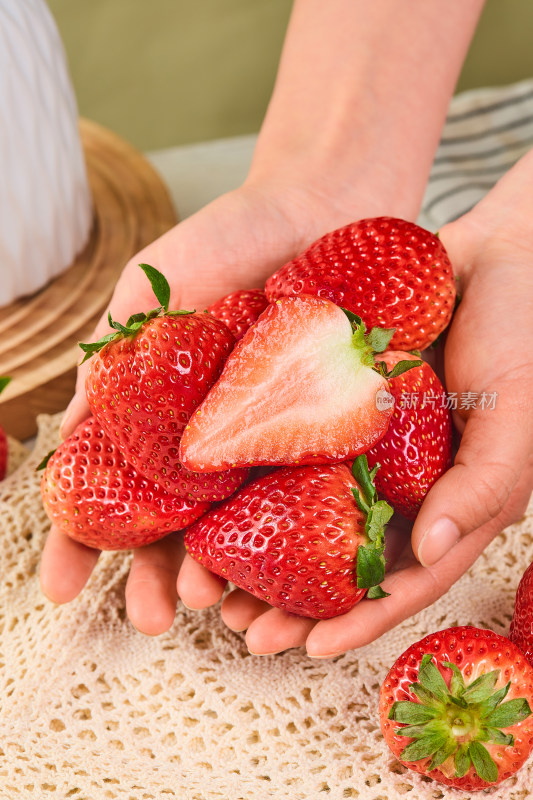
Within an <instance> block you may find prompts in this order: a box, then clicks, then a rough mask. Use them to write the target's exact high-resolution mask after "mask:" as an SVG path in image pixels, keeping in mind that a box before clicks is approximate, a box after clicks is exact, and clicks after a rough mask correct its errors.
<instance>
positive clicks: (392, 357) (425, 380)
mask: <svg viewBox="0 0 533 800" xmlns="http://www.w3.org/2000/svg"><path fill="white" fill-rule="evenodd" d="M408 360H412V361H413V362H415V361H416V364H417V365H418V366H414V367H413V368H412V369H410V370H409V371H406V372H402V373H401V374H400V375H397V376H395V375H394V372H393V370H394V367H395V366H396V364H398V363H401V362H405V361H408ZM380 361H382V362H383V363H384V364H385V366H386V368H387V370H389V371H391V372H392V374H391V375H390V377H389V388H390V392H391V394H392V395H393V397H394V401H395V402H394V411H393V413H392V417H391V420H390V424H389V427H388V429H387V432H386V433H385V435H384V436H383V438H382V439H380V440H379V442H377V443H376V444H375V445H373V447H371V448H370V450H369V451H368V452H367V457H368V463H369V464H370V465H371V466H372V467H373V466H375V465H376V464H379V465H380V469H379V471H378V473H377V475H376V488H377V490H378V492H379V493H380V495H381V496H382V497H384V498H385V499H386V500H387V501H388V502H389V503H390V504H391V506H392V507H393V508H394V510H395V511H399V512H400V513H401V514H403V515H404V516H405V517H407V518H408V519H415V517H416V515H417V514H418V511H419V509H420V506H421V505H422V502H423V501H424V498H425V496H426V494H427V493H428V492H429V490H430V489H431V487H432V486H433V484H434V483H435V481H437V480H438V479H439V478H440V477H441V475H443V473H444V472H446V470H447V469H449V468H450V467H451V463H452V418H451V412H450V410H449V408H448V406H447V397H446V392H445V390H444V387H443V385H442V383H441V382H440V380H439V379H438V377H437V376H436V375H435V373H434V372H433V369H432V368H431V367H430V365H429V364H427V363H426V362H425V361H420V360H419V359H418V358H417V357H416V356H413V355H411V353H405V352H402V351H395V350H389V351H387V352H385V353H382V354H381V356H380Z"/></svg>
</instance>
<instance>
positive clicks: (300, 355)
mask: <svg viewBox="0 0 533 800" xmlns="http://www.w3.org/2000/svg"><path fill="white" fill-rule="evenodd" d="M351 316H352V319H351V320H350V319H349V318H348V316H347V315H346V314H345V313H344V312H343V311H342V310H341V309H340V308H339V307H338V306H336V305H335V304H334V303H332V302H330V301H329V300H323V299H322V298H318V297H311V296H309V295H302V296H301V297H284V298H282V299H281V300H278V301H277V302H276V303H273V304H271V305H270V306H269V307H268V308H267V309H266V311H264V312H263V314H261V317H260V318H259V320H258V321H257V322H256V323H255V325H253V327H252V328H250V330H249V331H248V332H247V333H246V334H245V336H244V338H243V339H241V341H240V342H238V343H237V345H236V347H235V349H234V350H233V352H232V354H231V355H230V356H229V358H228V360H227V362H226V365H225V367H224V370H223V372H222V375H221V377H220V378H219V380H218V382H217V383H216V384H215V386H214V387H213V388H212V389H211V391H210V392H209V393H208V395H207V397H206V398H205V400H204V401H203V403H202V404H201V406H200V407H199V409H198V410H197V411H196V412H195V413H194V414H193V415H192V417H191V419H190V420H189V424H188V425H187V428H186V430H185V432H184V434H183V438H182V442H181V450H180V453H181V460H182V462H183V464H184V465H185V466H186V467H187V468H188V469H193V470H197V471H199V472H204V471H205V472H210V471H213V470H215V471H216V470H221V469H227V468H228V467H230V466H235V465H237V466H244V465H260V464H274V465H281V464H287V465H295V464H317V463H318V464H321V463H325V462H328V461H344V460H347V459H349V458H352V457H354V456H356V455H357V454H359V453H362V452H364V451H365V450H368V448H369V447H371V446H372V445H373V444H374V443H375V442H376V441H377V440H378V439H380V438H381V436H383V434H384V433H385V430H386V428H387V425H388V423H389V419H390V416H391V413H392V408H391V407H390V406H389V405H387V404H386V403H385V404H384V405H385V407H384V408H383V407H382V404H381V403H380V401H381V400H382V398H383V397H385V399H386V398H388V397H389V395H388V384H387V381H386V380H385V378H383V377H382V376H381V375H380V374H379V373H378V372H377V371H376V370H375V369H374V355H373V353H374V349H379V348H380V347H381V348H382V349H384V347H386V344H384V343H382V344H378V343H377V340H378V339H379V338H380V336H381V335H382V334H383V332H382V331H376V330H374V331H371V333H370V334H369V336H368V337H365V328H364V325H363V324H362V323H361V320H360V319H359V318H356V317H354V315H351ZM388 337H390V332H388V333H387V334H386V336H385V339H386V340H388ZM373 345H374V349H373Z"/></svg>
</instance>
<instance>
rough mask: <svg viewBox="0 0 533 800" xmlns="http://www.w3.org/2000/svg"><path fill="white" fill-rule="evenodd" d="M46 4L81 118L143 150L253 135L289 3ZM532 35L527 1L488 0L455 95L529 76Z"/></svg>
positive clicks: (87, 0) (159, 0) (101, 0)
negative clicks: (62, 47) (62, 48)
mask: <svg viewBox="0 0 533 800" xmlns="http://www.w3.org/2000/svg"><path fill="white" fill-rule="evenodd" d="M324 1H325V2H327V0H324ZM398 1H399V2H403V1H404V0H398ZM368 2H372V0H368ZM428 2H431V0H428ZM450 2H469V0H450ZM48 3H49V6H50V9H51V11H52V13H53V14H54V16H55V19H56V22H57V24H58V27H59V30H60V32H61V35H62V37H63V41H64V44H65V49H66V51H67V56H68V59H69V64H70V71H71V75H72V79H73V82H74V86H75V90H76V94H77V98H78V105H79V109H80V113H81V114H82V115H83V116H86V117H90V118H91V119H94V120H96V121H97V122H100V123H102V124H104V125H106V126H107V127H109V128H111V129H112V130H114V131H116V132H117V133H119V134H121V135H122V136H124V137H125V138H127V139H128V140H129V141H131V142H132V143H133V144H135V145H136V146H137V147H139V148H140V149H142V150H153V149H157V148H160V147H168V146H172V145H177V144H184V143H188V142H195V141H205V140H208V139H213V138H219V137H224V136H234V135H237V134H243V133H253V132H255V131H257V130H258V128H259V126H260V123H261V119H262V117H263V114H264V112H265V108H266V104H267V102H268V98H269V96H270V93H271V90H272V86H273V82H274V76H275V71H276V65H277V62H278V58H279V54H280V51H281V46H282V42H283V37H284V33H285V29H286V25H287V21H288V18H289V14H290V9H291V2H290V1H289V0H48ZM532 31H533V2H532V0H488V2H487V5H486V7H485V11H484V13H483V17H482V20H481V23H480V25H479V28H478V31H477V33H476V37H475V40H474V42H473V44H472V47H471V50H470V53H469V56H468V59H467V61H466V63H465V67H464V70H463V74H462V76H461V79H460V82H459V85H458V90H460V89H465V88H472V87H477V86H488V85H501V84H505V83H510V82H512V81H516V80H520V79H522V78H526V77H533V46H532V41H531V39H532V36H531V32H532Z"/></svg>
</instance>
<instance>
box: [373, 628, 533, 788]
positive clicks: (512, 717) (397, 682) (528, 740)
mask: <svg viewBox="0 0 533 800" xmlns="http://www.w3.org/2000/svg"><path fill="white" fill-rule="evenodd" d="M532 703H533V668H532V667H531V665H530V664H528V662H527V661H526V659H525V658H524V656H523V654H522V653H521V652H520V650H519V649H518V648H517V647H516V646H515V645H514V644H513V643H512V642H510V641H509V640H508V639H506V638H505V637H504V636H500V635H498V634H496V633H493V631H490V630H483V629H480V628H474V627H471V626H462V627H457V628H448V629H446V630H443V631H438V632H437V633H432V634H430V635H429V636H426V637H425V638H424V639H422V640H421V641H419V642H416V643H415V644H413V645H411V647H409V648H408V649H407V650H406V651H405V652H404V653H403V655H401V656H400V658H398V660H397V661H396V663H395V664H394V665H393V667H392V669H391V670H390V672H389V674H388V675H387V677H386V678H385V681H384V683H383V685H382V687H381V693H380V703H379V715H380V722H381V729H382V731H383V736H384V737H385V741H386V742H387V744H388V746H389V747H390V749H391V750H392V752H393V753H394V755H395V756H396V757H397V758H398V759H399V760H400V761H401V762H402V764H405V765H406V766H407V767H409V768H410V769H412V770H415V771H416V772H420V773H422V774H424V775H429V776H430V777H431V778H434V779H435V780H437V781H440V782H441V783H445V784H447V785H448V786H453V787H456V788H458V789H462V790H464V791H471V790H475V789H484V788H486V787H488V786H492V785H494V784H496V783H500V782H501V781H503V780H505V779H506V778H508V777H509V776H510V775H512V774H513V773H514V772H516V770H517V769H519V767H521V766H522V764H523V763H524V761H525V760H526V759H527V758H528V756H529V754H530V752H531V750H532V748H533V716H532V714H531V704H532Z"/></svg>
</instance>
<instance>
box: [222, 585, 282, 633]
mask: <svg viewBox="0 0 533 800" xmlns="http://www.w3.org/2000/svg"><path fill="white" fill-rule="evenodd" d="M269 608H272V606H269V605H268V603H265V601H264V600H260V599H259V598H258V597H254V595H253V594H249V593H248V592H245V591H243V590H242V589H234V590H233V591H232V592H230V593H229V594H228V595H226V597H225V598H224V600H223V601H222V606H221V608H220V616H221V617H222V620H223V622H224V624H225V625H227V626H228V628H231V630H232V631H245V630H246V629H247V628H248V627H249V626H250V625H251V624H252V622H253V621H254V620H255V619H257V617H259V616H260V615H261V614H264V612H265V611H268V609H269Z"/></svg>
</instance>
